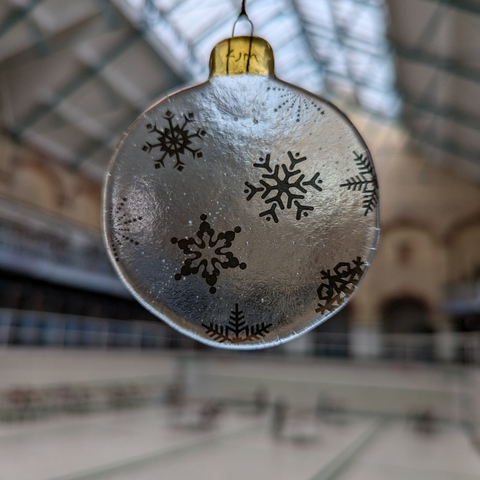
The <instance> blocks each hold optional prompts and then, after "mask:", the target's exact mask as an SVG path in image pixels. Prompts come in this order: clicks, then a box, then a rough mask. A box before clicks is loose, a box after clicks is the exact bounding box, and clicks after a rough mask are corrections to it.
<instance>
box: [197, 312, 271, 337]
mask: <svg viewBox="0 0 480 480" xmlns="http://www.w3.org/2000/svg"><path fill="white" fill-rule="evenodd" d="M230 313H231V315H230V319H229V321H228V323H227V324H226V325H217V324H215V323H212V322H210V323H209V324H208V325H206V324H204V323H202V327H204V328H205V329H206V332H205V333H206V334H207V335H208V336H209V337H210V338H211V339H212V340H215V341H216V342H218V343H224V342H231V343H245V342H253V341H255V340H261V339H262V338H264V337H265V335H266V334H267V333H269V331H268V329H269V328H270V327H271V326H272V324H271V323H268V324H265V322H262V323H257V324H255V325H246V322H245V320H244V318H245V317H244V316H243V310H239V309H238V303H236V304H235V310H231V312H230ZM230 334H232V335H233V336H230Z"/></svg>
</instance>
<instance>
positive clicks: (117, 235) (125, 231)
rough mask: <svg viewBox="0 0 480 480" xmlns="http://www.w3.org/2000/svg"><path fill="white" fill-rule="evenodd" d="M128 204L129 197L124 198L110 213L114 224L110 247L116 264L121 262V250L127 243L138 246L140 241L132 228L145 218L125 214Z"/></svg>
mask: <svg viewBox="0 0 480 480" xmlns="http://www.w3.org/2000/svg"><path fill="white" fill-rule="evenodd" d="M127 202H128V198H127V197H122V198H121V199H120V201H119V202H118V203H117V205H116V206H115V207H114V208H112V210H111V212H110V221H111V222H112V237H111V240H110V246H111V250H112V253H113V257H114V259H115V261H116V262H119V261H120V256H119V253H118V251H119V249H120V247H121V246H123V245H125V244H126V243H132V244H133V245H138V243H139V242H138V241H137V240H135V238H133V235H132V227H133V226H134V225H135V224H136V223H137V222H138V223H139V222H141V221H142V219H143V217H142V216H141V215H139V216H131V215H128V214H126V213H125V212H124V207H125V205H126V203H127Z"/></svg>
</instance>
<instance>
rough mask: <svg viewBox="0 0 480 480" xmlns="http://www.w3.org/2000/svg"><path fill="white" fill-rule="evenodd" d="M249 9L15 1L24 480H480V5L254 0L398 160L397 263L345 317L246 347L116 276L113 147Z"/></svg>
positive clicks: (1, 194)
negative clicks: (109, 230) (149, 299)
mask: <svg viewBox="0 0 480 480" xmlns="http://www.w3.org/2000/svg"><path fill="white" fill-rule="evenodd" d="M240 3H241V2H240V1H238V0H111V1H110V0H75V1H73V0H72V1H66V0H2V1H1V2H0V94H1V96H0V127H1V129H0V478H2V479H6V480H17V479H18V480H24V479H25V480H26V479H33V480H52V479H56V480H60V479H62V480H81V479H87V478H88V479H97V478H113V479H133V478H135V479H136V480H146V479H153V478H155V479H157V478H162V479H163V478H165V479H187V478H190V477H192V476H195V478H196V479H197V480H202V479H205V480H216V479H219V480H220V479H222V480H223V479H225V478H227V477H228V478H229V479H231V480H236V479H246V478H262V479H269V478H275V479H276V480H279V479H285V480H287V479H288V480H290V479H296V480H298V479H310V480H314V479H316V480H334V479H340V480H364V479H365V480H366V479H368V480H376V479H379V480H380V479H381V480H398V479H402V480H403V479H406V478H408V479H409V480H417V479H418V480H420V479H421V480H430V479H432V480H433V479H435V480H473V479H478V478H480V188H479V186H480V134H479V133H480V60H479V58H480V1H478V0H388V1H384V0H249V1H248V2H247V7H248V12H249V16H250V18H251V19H252V21H253V22H254V24H255V33H256V34H257V35H259V36H261V37H263V38H265V39H266V40H268V41H269V42H270V43H271V45H272V46H273V49H274V51H275V59H276V71H277V75H278V76H279V77H280V78H282V79H284V80H286V81H288V82H291V83H295V84H297V85H300V86H302V87H304V88H306V89H308V90H310V91H312V92H315V93H317V94H319V95H322V96H324V97H325V98H327V99H329V100H331V101H333V102H334V103H336V104H337V105H339V106H340V107H341V108H342V109H343V110H345V111H346V112H347V114H348V116H349V117H350V118H351V119H352V121H353V122H354V124H355V125H356V126H357V128H358V130H359V131H360V133H361V134H362V135H363V137H364V138H365V139H366V142H367V144H368V146H369V148H370V150H371V151H372V155H373V158H374V160H375V164H376V168H377V173H378V177H379V183H380V195H381V208H380V212H381V213H380V216H381V227H382V235H381V241H380V245H379V249H378V252H377V255H376V257H375V259H374V261H373V264H372V266H371V269H370V270H369V273H368V275H367V276H366V278H365V280H364V282H363V283H362V285H361V287H360V288H359V290H358V292H357V294H356V295H355V297H354V298H353V299H352V301H351V302H350V303H349V304H348V306H347V307H346V308H344V309H343V310H342V311H341V312H340V313H338V314H337V315H336V316H335V317H333V318H332V319H330V320H329V321H328V322H326V323H325V324H323V325H321V326H320V327H318V328H316V329H315V330H313V331H311V332H310V333H308V334H306V335H304V336H302V337H301V338H299V339H297V340H295V341H292V342H290V343H288V344H285V345H283V346H280V347H275V348H271V349H268V350H264V351H256V352H241V353H240V352H238V353H235V352H225V351H221V350H215V349H212V348H208V347H205V346H204V345H201V344H199V343H197V342H195V341H193V340H190V339H189V338H187V337H183V336H181V335H180V334H178V333H177V332H175V331H173V330H172V329H171V328H169V327H168V326H167V325H165V324H163V323H162V322H161V321H159V320H158V319H156V318H155V317H154V316H153V315H151V314H150V313H148V312H147V311H146V310H145V309H143V307H141V306H140V305H139V304H138V303H137V302H135V301H134V300H133V298H132V297H131V296H130V294H129V293H128V292H127V291H126V289H125V288H124V287H123V285H122V284H121V283H120V281H119V279H118V278H117V277H116V275H115V273H114V271H113V269H112V267H111V265H110V262H109V260H108V258H107V256H106V253H105V249H104V246H103V243H102V237H101V229H100V211H101V191H102V182H103V179H104V176H105V173H106V168H107V165H108V162H109V160H110V157H111V155H112V152H113V150H114V148H115V146H116V144H117V142H118V140H119V138H120V136H121V134H122V132H123V131H124V130H125V129H126V128H127V127H128V126H129V125H130V124H131V123H132V122H133V121H134V120H135V118H136V117H137V116H138V115H139V114H140V113H141V112H142V111H143V110H144V109H146V108H147V107H148V106H149V105H150V104H151V103H153V102H154V101H156V100H157V99H159V98H161V96H162V95H163V94H165V93H166V92H169V91H172V90H175V89H177V88H180V87H182V86H184V85H186V84H191V83H196V82H201V81H204V80H206V78H207V77H208V58H209V54H210V52H211V49H212V48H213V46H214V45H215V44H216V43H217V42H218V41H220V40H222V39H223V38H226V37H228V36H230V34H231V28H232V25H233V22H234V21H235V19H236V17H237V15H238V12H239V7H240ZM241 29H242V25H240V26H239V30H238V33H241Z"/></svg>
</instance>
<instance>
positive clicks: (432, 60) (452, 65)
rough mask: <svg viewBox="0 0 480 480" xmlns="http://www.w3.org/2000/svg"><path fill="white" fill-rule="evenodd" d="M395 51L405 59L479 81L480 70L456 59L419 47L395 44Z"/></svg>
mask: <svg viewBox="0 0 480 480" xmlns="http://www.w3.org/2000/svg"><path fill="white" fill-rule="evenodd" d="M395 53H396V54H397V55H398V56H399V57H401V58H404V59H406V60H409V61H412V62H416V63H422V64H424V65H427V66H429V67H432V68H435V69H437V70H443V71H444V72H447V73H451V74H452V75H456V76H458V77H461V78H465V79H466V80H471V81H472V82H475V83H480V70H479V69H476V68H472V67H468V66H466V65H464V64H462V63H460V62H459V61H458V60H454V59H451V58H445V57H441V56H439V55H436V54H434V53H429V52H425V51H423V50H421V49H419V48H411V47H406V46H402V45H398V44H396V47H395Z"/></svg>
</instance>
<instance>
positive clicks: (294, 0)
mask: <svg viewBox="0 0 480 480" xmlns="http://www.w3.org/2000/svg"><path fill="white" fill-rule="evenodd" d="M290 3H291V5H292V8H293V10H294V12H295V13H296V14H297V17H298V22H299V23H300V28H301V31H302V34H303V37H304V39H305V43H306V44H307V46H308V49H309V50H310V54H311V55H312V58H313V60H314V61H315V62H316V63H317V64H318V67H319V69H320V72H321V73H323V70H324V69H325V62H324V61H323V60H322V59H321V58H320V57H319V55H318V53H317V51H316V50H315V47H314V45H313V43H312V39H311V37H310V32H309V31H308V29H307V24H308V21H307V20H306V19H305V18H304V16H303V15H302V12H301V10H300V7H299V6H298V3H297V0H290ZM323 80H325V79H323Z"/></svg>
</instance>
